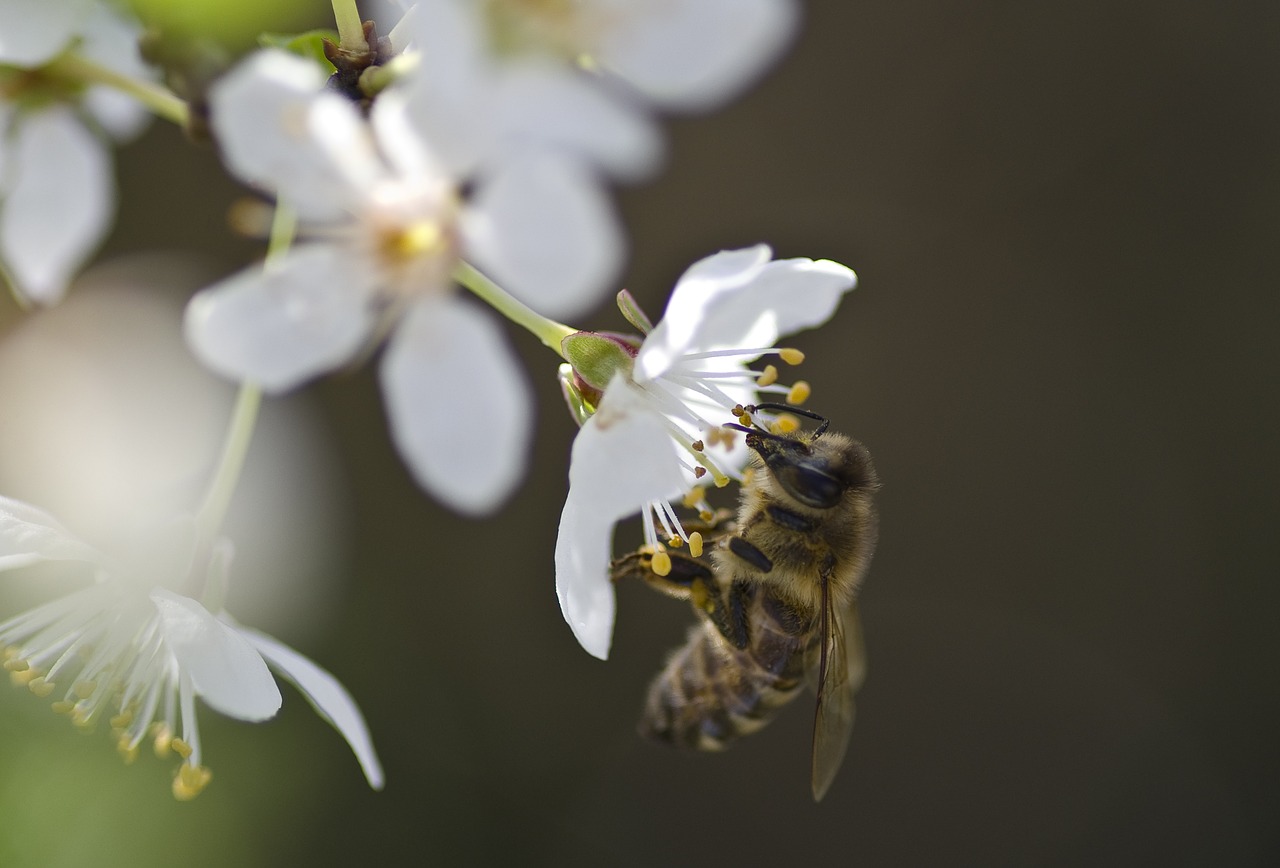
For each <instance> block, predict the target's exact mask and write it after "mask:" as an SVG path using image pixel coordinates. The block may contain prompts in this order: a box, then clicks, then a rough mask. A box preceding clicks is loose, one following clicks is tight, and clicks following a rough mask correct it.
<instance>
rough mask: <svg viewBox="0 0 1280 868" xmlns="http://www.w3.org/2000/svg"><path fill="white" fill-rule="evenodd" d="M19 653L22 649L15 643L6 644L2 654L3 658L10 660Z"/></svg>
mask: <svg viewBox="0 0 1280 868" xmlns="http://www.w3.org/2000/svg"><path fill="white" fill-rule="evenodd" d="M21 653H22V649H21V648H19V647H18V646H17V645H6V646H5V649H4V655H3V656H4V659H5V660H12V659H13V658H14V657H17V656H18V655H20V654H21Z"/></svg>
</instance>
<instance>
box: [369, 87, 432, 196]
mask: <svg viewBox="0 0 1280 868" xmlns="http://www.w3.org/2000/svg"><path fill="white" fill-rule="evenodd" d="M369 123H370V124H371V125H372V127H373V129H374V134H375V135H376V136H377V139H378V148H379V150H380V151H381V152H382V154H383V156H385V157H386V159H387V162H388V163H389V164H390V166H391V168H392V169H393V170H394V172H395V175H396V178H397V181H398V182H399V183H401V184H406V183H407V184H422V183H423V182H424V181H427V182H431V181H439V182H440V183H444V182H446V181H447V182H449V183H452V181H453V179H452V178H451V176H449V175H448V174H447V169H446V167H445V166H444V164H443V163H441V162H440V160H439V158H438V157H437V155H436V154H435V153H434V152H433V151H431V150H429V149H428V144H427V143H428V140H427V139H425V138H423V136H422V134H421V133H420V131H419V130H418V128H417V127H416V126H415V125H414V122H413V118H412V116H411V113H410V109H409V101H408V98H407V95H406V94H405V93H404V92H403V91H399V90H386V91H383V92H382V93H381V94H379V95H378V99H377V100H376V101H375V102H374V104H373V108H372V109H371V110H370V116H369Z"/></svg>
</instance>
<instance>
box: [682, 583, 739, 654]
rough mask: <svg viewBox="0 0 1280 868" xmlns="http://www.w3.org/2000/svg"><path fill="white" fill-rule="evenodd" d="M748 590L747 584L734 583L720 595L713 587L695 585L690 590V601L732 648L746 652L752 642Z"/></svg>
mask: <svg viewBox="0 0 1280 868" xmlns="http://www.w3.org/2000/svg"><path fill="white" fill-rule="evenodd" d="M751 590H752V588H751V585H750V584H749V583H747V582H742V581H734V582H733V583H732V584H730V585H729V589H728V591H727V592H726V593H725V594H723V595H720V594H717V593H716V592H715V590H714V586H707V585H703V584H701V583H698V584H695V585H694V586H693V590H692V594H691V597H690V599H691V601H692V602H693V605H694V606H695V607H696V608H697V609H699V610H700V611H701V612H703V613H704V614H705V615H706V616H707V620H709V621H710V622H711V623H712V624H714V625H715V628H716V629H717V630H718V631H719V632H720V635H721V636H723V637H724V638H725V639H727V640H728V641H729V644H731V645H733V646H734V647H735V648H746V647H747V645H748V644H749V643H750V641H751V635H750V622H749V619H748V615H747V609H748V604H749V603H750V601H751Z"/></svg>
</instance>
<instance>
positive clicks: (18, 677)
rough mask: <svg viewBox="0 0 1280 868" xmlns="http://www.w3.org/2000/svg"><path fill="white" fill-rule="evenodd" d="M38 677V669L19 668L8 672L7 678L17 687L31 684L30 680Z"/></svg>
mask: <svg viewBox="0 0 1280 868" xmlns="http://www.w3.org/2000/svg"><path fill="white" fill-rule="evenodd" d="M38 677H40V670H20V671H17V672H10V673H9V680H10V681H12V682H13V684H14V685H15V686H18V687H22V686H24V685H27V684H31V682H32V681H33V680H35V679H38Z"/></svg>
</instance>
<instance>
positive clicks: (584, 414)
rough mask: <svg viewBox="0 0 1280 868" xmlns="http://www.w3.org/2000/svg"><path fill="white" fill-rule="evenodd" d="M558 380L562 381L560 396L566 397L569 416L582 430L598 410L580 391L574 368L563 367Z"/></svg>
mask: <svg viewBox="0 0 1280 868" xmlns="http://www.w3.org/2000/svg"><path fill="white" fill-rule="evenodd" d="M557 378H558V379H559V380H560V394H562V395H564V402H565V404H566V405H567V406H568V407H569V415H570V416H572V417H573V421H575V422H577V423H578V427H579V428H581V427H582V426H583V425H585V424H586V421H587V420H588V419H590V418H591V416H592V414H594V413H595V411H596V408H595V407H593V406H592V405H591V404H590V403H589V402H588V401H587V399H586V396H584V395H583V394H582V392H581V391H580V390H579V389H578V378H577V377H576V376H575V375H574V373H573V367H572V366H570V365H561V366H560V371H559V374H558V375H557Z"/></svg>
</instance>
